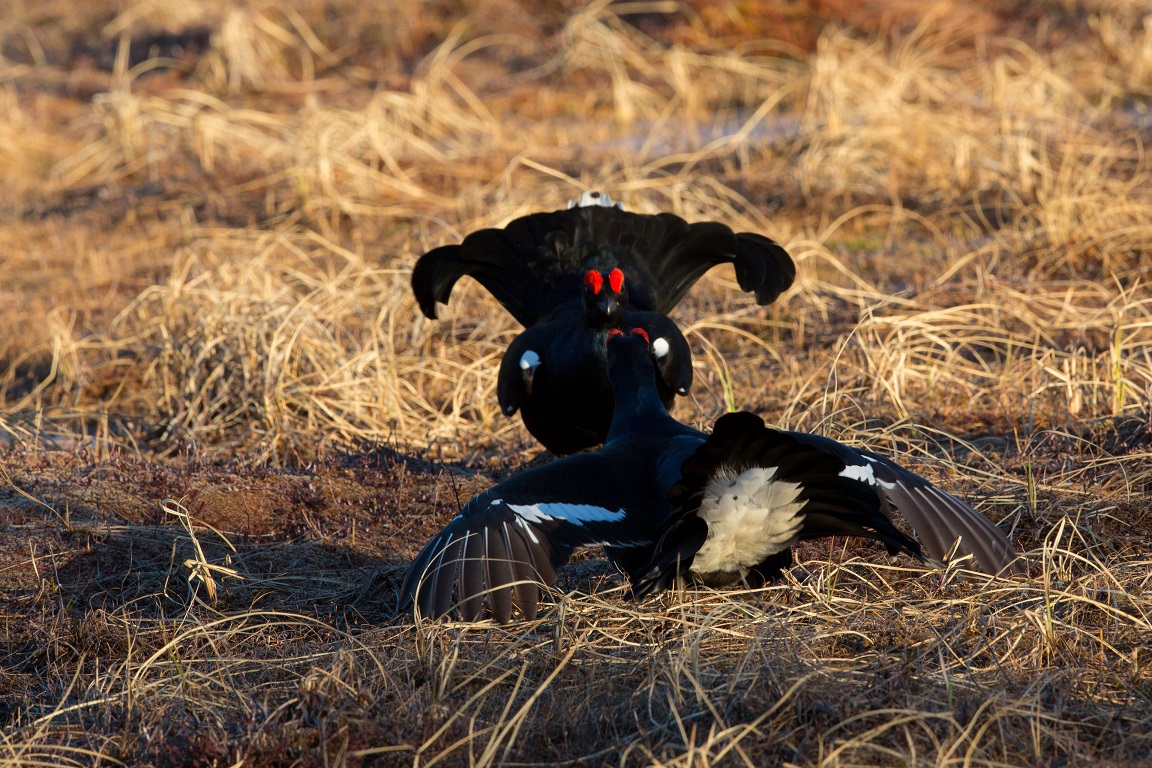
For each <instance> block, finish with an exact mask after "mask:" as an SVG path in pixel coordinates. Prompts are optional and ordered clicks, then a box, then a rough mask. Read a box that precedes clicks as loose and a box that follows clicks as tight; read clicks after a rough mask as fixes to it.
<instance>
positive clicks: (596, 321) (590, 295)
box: [584, 267, 628, 328]
mask: <svg viewBox="0 0 1152 768" xmlns="http://www.w3.org/2000/svg"><path fill="white" fill-rule="evenodd" d="M627 303H628V288H627V287H626V286H625V285H624V272H623V271H622V270H621V269H620V268H619V267H617V268H616V269H613V270H612V271H611V272H609V273H607V274H605V273H603V272H600V271H599V270H595V269H590V270H588V271H587V272H585V273H584V320H585V322H586V323H588V325H589V326H591V327H593V328H619V327H620V325H621V324H622V323H623V322H624V307H625V305H626V304H627Z"/></svg>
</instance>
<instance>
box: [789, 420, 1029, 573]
mask: <svg viewBox="0 0 1152 768" xmlns="http://www.w3.org/2000/svg"><path fill="white" fill-rule="evenodd" d="M793 434H796V436H797V439H799V440H801V441H803V442H806V443H808V444H811V445H813V446H815V447H818V448H821V449H823V450H825V451H828V452H829V453H834V454H835V455H837V456H838V457H839V458H840V459H841V460H842V461H844V462H845V465H846V468H845V472H846V473H848V474H849V475H851V476H853V477H855V478H857V479H858V480H860V481H861V482H865V483H867V484H868V485H870V486H872V487H873V488H875V490H876V493H877V494H878V495H879V496H880V499H881V501H883V502H884V505H885V507H886V509H887V511H888V512H889V513H891V512H896V513H899V514H900V515H901V516H903V518H904V520H905V521H906V522H907V523H908V525H909V527H910V528H911V529H912V532H913V533H914V534H915V535H916V538H917V539H919V540H920V543H921V544H922V545H923V547H924V551H925V553H927V555H928V556H929V557H931V558H933V559H935V560H939V561H944V560H946V559H948V558H949V556H950V557H951V560H952V561H956V560H962V559H964V558H968V561H969V562H968V567H970V568H972V569H973V570H978V571H983V572H985V573H1001V572H1008V573H1014V572H1018V571H1020V570H1022V569H1023V563H1022V562H1021V561H1020V560H1019V556H1018V555H1017V553H1016V549H1015V547H1013V546H1012V544H1011V542H1009V541H1008V537H1007V536H1005V535H1004V532H1003V531H1001V530H1000V529H999V528H998V527H997V526H995V525H993V524H992V522H991V521H990V520H988V518H986V517H984V515H982V514H980V512H978V511H977V510H975V509H973V508H972V506H971V505H969V504H966V503H965V502H963V501H961V500H960V499H958V498H956V497H955V496H953V495H952V494H950V493H948V492H946V491H944V490H942V489H940V488H938V487H936V486H935V485H933V484H932V483H930V482H929V481H927V480H925V479H924V478H923V477H920V476H919V475H917V474H915V473H913V472H910V471H908V470H907V469H904V468H903V467H901V466H900V465H898V464H896V463H895V462H893V461H892V460H891V459H888V458H886V457H884V456H881V455H880V454H878V453H873V452H872V451H865V450H856V449H854V448H849V447H848V446H846V445H843V444H841V443H838V442H836V441H835V440H831V439H829V438H826V437H821V436H819V435H805V434H799V433H793ZM954 545H955V550H954V551H953V546H954Z"/></svg>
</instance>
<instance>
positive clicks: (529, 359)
mask: <svg viewBox="0 0 1152 768" xmlns="http://www.w3.org/2000/svg"><path fill="white" fill-rule="evenodd" d="M539 367H540V355H538V354H536V353H535V352H533V351H532V350H528V351H527V352H525V353H524V354H522V355H520V370H522V371H529V370H530V371H535V370H536V369H537V368H539Z"/></svg>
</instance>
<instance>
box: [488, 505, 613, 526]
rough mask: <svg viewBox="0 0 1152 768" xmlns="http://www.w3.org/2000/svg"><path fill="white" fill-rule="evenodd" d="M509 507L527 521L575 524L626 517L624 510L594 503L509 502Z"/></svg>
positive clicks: (602, 521) (611, 520)
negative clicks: (560, 521) (553, 521)
mask: <svg viewBox="0 0 1152 768" xmlns="http://www.w3.org/2000/svg"><path fill="white" fill-rule="evenodd" d="M508 509H510V510H512V511H513V512H515V513H516V514H517V515H518V516H519V517H520V519H521V520H523V521H524V522H527V523H543V522H547V521H549V520H564V521H566V522H569V523H572V524H573V525H584V523H616V522H619V521H621V520H623V519H624V514H625V513H624V510H622V509H618V510H616V511H612V510H610V509H604V508H603V507H597V506H595V505H593V504H565V503H564V502H553V503H545V504H509V505H508Z"/></svg>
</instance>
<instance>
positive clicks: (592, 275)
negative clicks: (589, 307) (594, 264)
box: [584, 269, 604, 295]
mask: <svg viewBox="0 0 1152 768" xmlns="http://www.w3.org/2000/svg"><path fill="white" fill-rule="evenodd" d="M584 285H586V286H588V287H589V288H591V289H592V293H593V295H595V294H598V293H600V287H601V286H602V285H604V275H602V274H600V273H599V272H597V271H596V270H594V269H590V270H588V271H587V272H585V273H584Z"/></svg>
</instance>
